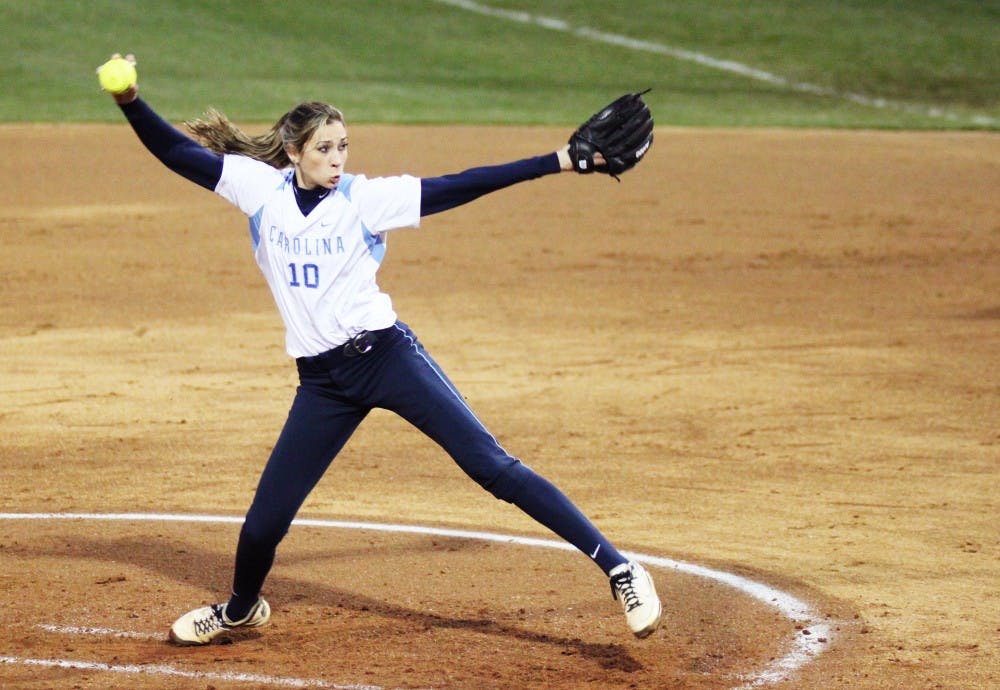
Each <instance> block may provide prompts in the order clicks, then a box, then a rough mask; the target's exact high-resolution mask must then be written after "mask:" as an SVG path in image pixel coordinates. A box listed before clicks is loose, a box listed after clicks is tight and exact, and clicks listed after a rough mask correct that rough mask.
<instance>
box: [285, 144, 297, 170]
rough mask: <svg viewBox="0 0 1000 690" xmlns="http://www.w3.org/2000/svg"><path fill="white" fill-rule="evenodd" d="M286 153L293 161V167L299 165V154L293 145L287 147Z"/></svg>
mask: <svg viewBox="0 0 1000 690" xmlns="http://www.w3.org/2000/svg"><path fill="white" fill-rule="evenodd" d="M285 153H286V154H288V159H289V160H290V161H292V164H293V165H298V164H299V152H298V151H297V150H296V149H295V147H294V146H293V145H292V144H286V145H285Z"/></svg>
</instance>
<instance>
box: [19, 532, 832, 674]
mask: <svg viewBox="0 0 1000 690" xmlns="http://www.w3.org/2000/svg"><path fill="white" fill-rule="evenodd" d="M0 520H116V521H123V522H186V523H191V522H207V523H229V524H242V522H243V518H242V517H231V516H222V515H172V514H167V513H0ZM292 524H293V525H298V526H301V527H320V528H332V529H356V530H372V531H377V532H395V533H403V534H420V535H430V536H439V537H449V538H454V539H474V540H477V541H489V542H497V543H502V544H517V545H519V546H531V547H538V548H547V549H558V550H561V551H575V547H573V546H572V545H570V544H568V543H566V542H564V541H556V540H551V539H537V538H534V537H518V536H514V535H509V534H496V533H493V532H476V531H470V530H458V529H444V528H439V527H425V526H422V525H401V524H383V523H377V522H350V521H341V520H315V519H307V518H299V519H296V520H295V521H294V522H293V523H292ZM622 553H623V555H625V556H626V557H627V558H631V559H634V560H636V561H639V562H641V563H645V564H647V565H650V566H653V567H656V568H661V569H664V570H674V571H676V572H681V573H684V574H687V575H693V576H696V577H701V578H705V579H708V580H714V581H716V582H719V583H721V584H724V585H727V586H729V587H732V588H733V589H736V590H737V591H739V592H742V593H743V594H745V595H746V596H749V597H751V598H752V599H756V600H757V601H759V602H761V603H763V604H765V605H767V606H770V607H772V608H775V609H777V610H778V611H779V612H780V613H781V614H782V615H784V616H785V617H786V618H788V619H789V620H790V621H792V622H793V623H795V624H796V627H797V628H798V632H797V633H796V635H795V637H794V638H793V639H792V641H791V642H790V643H789V645H788V649H787V651H786V653H785V655H784V656H782V657H780V658H778V659H776V660H774V661H773V662H771V664H769V665H768V666H767V667H766V668H764V669H762V670H760V671H758V672H756V673H753V674H748V675H746V676H745V677H744V678H743V679H742V680H743V681H744V683H743V684H742V685H740V686H739V688H740V690H746V689H749V688H757V687H761V686H764V685H770V684H773V683H779V682H782V681H784V680H786V679H788V677H789V676H790V675H791V674H792V673H794V672H796V671H797V670H799V669H800V668H802V667H803V666H805V665H806V664H807V663H809V662H810V661H811V660H812V659H814V658H816V657H817V656H819V655H820V654H822V653H823V652H824V651H825V650H826V648H827V646H828V645H829V643H830V641H831V640H832V639H833V627H832V625H831V623H830V622H828V621H826V620H824V619H823V618H822V617H821V616H820V615H819V614H818V613H817V612H816V611H814V610H813V608H812V607H811V606H810V605H809V604H807V603H806V602H804V601H802V600H800V599H798V598H796V597H794V596H792V595H791V594H788V593H786V592H782V591H781V590H779V589H775V588H773V587H770V586H768V585H765V584H763V583H761V582H757V581H755V580H751V579H749V578H746V577H743V576H741V575H736V574H733V573H727V572H725V571H723V570H714V569H712V568H707V567H705V566H702V565H697V564H694V563H685V562H683V561H675V560H672V559H669V558H662V557H660V556H652V555H649V554H643V553H636V552H629V551H625V552H622ZM8 663H10V662H8ZM137 668H140V669H142V668H150V667H147V666H138V667H137ZM257 682H262V681H257ZM296 682H313V681H296ZM336 687H342V688H361V687H370V686H336Z"/></svg>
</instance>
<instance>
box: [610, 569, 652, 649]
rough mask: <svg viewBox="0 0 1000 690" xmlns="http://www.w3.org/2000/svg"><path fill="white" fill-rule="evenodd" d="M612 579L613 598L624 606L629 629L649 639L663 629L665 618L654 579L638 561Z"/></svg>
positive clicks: (618, 570)
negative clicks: (662, 622) (661, 624)
mask: <svg viewBox="0 0 1000 690" xmlns="http://www.w3.org/2000/svg"><path fill="white" fill-rule="evenodd" d="M608 577H610V578H611V594H612V595H613V596H614V598H615V599H617V600H619V601H620V602H621V603H622V608H623V609H624V610H625V619H626V620H627V621H628V627H629V629H631V630H632V633H633V634H634V635H635V636H636V637H638V638H643V637H647V636H649V635H650V634H651V633H652V632H653V631H654V630H656V629H657V628H658V627H659V626H660V618H662V616H663V606H662V605H661V604H660V598H659V597H658V596H656V587H654V586H653V578H651V577H650V576H649V573H648V572H646V569H645V568H643V567H642V566H641V565H639V564H638V563H636V562H635V561H629V562H628V563H622V564H621V565H619V566H618V567H616V568H614V569H613V570H612V571H611V572H610V573H608Z"/></svg>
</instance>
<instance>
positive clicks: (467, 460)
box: [227, 321, 626, 620]
mask: <svg viewBox="0 0 1000 690" xmlns="http://www.w3.org/2000/svg"><path fill="white" fill-rule="evenodd" d="M296 364H297V366H298V371H299V382H300V385H299V386H298V388H297V390H296V395H295V400H294V401H293V403H292V407H291V410H290V411H289V414H288V420H287V421H286V422H285V426H284V428H283V430H282V432H281V435H280V436H279V438H278V441H277V443H276V444H275V447H274V450H273V451H272V453H271V457H270V458H269V460H268V462H267V465H266V466H265V468H264V472H263V474H262V475H261V477H260V482H259V483H258V485H257V491H256V494H255V496H254V499H253V503H252V504H251V506H250V509H249V511H248V512H247V515H246V520H245V521H244V523H243V528H242V530H241V531H240V537H239V543H238V545H237V549H236V568H235V574H234V577H233V597H232V599H231V600H230V602H229V608H228V609H227V615H228V616H229V618H230V620H239V619H240V618H242V617H243V616H244V615H245V613H246V612H248V611H249V609H250V607H251V606H253V604H254V603H255V602H256V601H257V597H258V596H259V593H260V590H261V587H262V586H263V584H264V579H265V578H266V577H267V574H268V572H269V571H270V569H271V566H272V564H273V562H274V554H275V550H276V549H277V546H278V544H279V542H280V541H281V540H282V539H283V538H284V536H285V534H286V533H287V532H288V528H289V526H290V525H291V522H292V520H293V518H294V517H295V514H296V513H297V512H298V510H299V508H300V507H301V506H302V503H303V502H304V501H305V499H306V497H307V496H308V495H309V492H310V491H312V489H313V488H314V487H315V486H316V484H317V482H319V480H320V478H321V477H322V476H323V474H324V472H326V470H327V468H328V467H329V466H330V463H331V462H332V461H333V458H334V457H335V456H336V455H337V453H338V452H339V451H340V450H341V448H343V447H344V444H345V443H347V439H348V438H350V436H351V434H352V433H353V432H354V430H355V429H357V427H358V425H359V424H360V423H361V421H362V420H363V419H364V418H365V416H366V415H367V414H368V413H369V412H370V411H371V410H372V409H374V408H384V409H387V410H391V411H393V412H395V413H396V414H398V415H400V416H401V417H402V418H403V419H405V420H407V421H408V422H410V423H411V424H413V426H415V427H417V428H418V429H419V430H420V431H422V432H423V433H424V434H426V435H427V436H428V437H430V438H431V439H433V440H434V441H435V442H437V443H438V444H439V445H440V446H441V447H442V448H443V449H444V450H445V451H446V452H447V453H448V454H449V455H450V456H451V457H452V458H453V459H454V460H455V462H456V463H458V465H459V467H461V468H462V470H463V471H465V473H466V474H468V475H469V477H471V478H472V479H473V480H475V481H476V482H477V483H478V484H480V485H481V486H482V487H483V488H485V489H486V490H487V491H489V492H490V493H492V494H493V495H494V496H496V497H497V498H500V499H503V500H505V501H508V502H510V503H513V504H514V505H516V506H518V507H519V508H520V509H521V510H523V511H524V512H525V513H527V514H528V515H529V516H531V517H532V518H534V519H535V520H536V521H538V522H539V523H541V524H543V525H545V526H546V527H548V528H549V529H551V530H552V531H553V532H555V533H556V534H558V535H559V536H560V537H562V538H563V539H565V540H566V541H568V542H569V543H571V544H572V545H574V546H575V547H576V548H578V549H579V550H580V551H582V552H583V553H585V554H587V555H588V556H589V557H590V558H591V559H592V560H593V561H594V562H595V563H596V564H597V565H598V566H599V567H600V568H601V569H602V570H603V571H604V572H605V573H607V572H608V571H610V570H611V569H612V568H614V567H615V566H617V565H619V564H621V563H624V562H625V560H626V559H625V558H624V557H623V556H622V555H621V554H620V553H619V552H618V551H617V550H616V549H615V548H614V547H613V546H612V545H611V543H610V542H608V540H607V539H606V538H605V537H604V536H603V535H602V534H601V533H600V532H599V531H598V530H597V529H596V528H595V527H594V526H593V524H591V522H590V521H589V520H588V519H587V518H586V517H585V516H584V515H583V514H582V513H581V512H580V511H579V510H578V509H577V508H576V506H574V505H573V503H572V502H570V500H569V499H568V498H567V497H566V496H565V495H564V494H563V493H562V492H561V491H560V490H559V489H557V488H556V487H555V486H554V485H553V484H552V483H551V482H549V481H548V480H546V479H545V478H543V477H542V476H540V475H539V474H537V473H535V472H534V471H532V470H531V469H530V468H528V467H527V466H526V465H524V464H523V463H522V462H521V461H520V460H518V459H517V458H515V457H513V456H511V455H510V454H509V453H508V452H507V451H506V450H504V449H503V447H502V446H501V445H500V444H499V442H498V441H497V440H496V438H494V437H493V435H492V434H490V432H489V431H488V430H487V429H486V427H485V426H483V424H482V422H480V421H479V419H478V418H477V417H476V415H475V414H474V413H473V412H472V410H471V409H470V408H469V406H468V405H467V404H466V402H465V399H464V398H463V397H462V396H461V394H460V393H459V392H458V391H457V390H456V388H455V386H454V385H452V383H451V381H449V380H448V378H447V376H445V374H444V373H443V372H442V371H441V369H440V367H438V365H437V364H436V363H435V362H434V360H433V359H431V357H430V356H429V355H428V354H427V352H426V351H425V350H424V348H423V346H422V345H421V344H420V342H419V341H418V340H417V338H416V336H415V335H414V334H413V332H412V331H410V329H409V328H408V327H407V326H406V325H405V324H403V323H401V322H398V321H397V322H396V324H395V325H393V326H390V327H389V328H386V329H383V330H381V331H373V332H371V333H368V334H365V335H364V336H362V337H361V338H360V339H356V340H355V341H352V342H351V343H348V344H346V345H344V346H341V347H338V348H336V349H334V350H330V351H329V352H325V353H323V354H321V355H317V356H315V357H303V358H299V359H298V360H296Z"/></svg>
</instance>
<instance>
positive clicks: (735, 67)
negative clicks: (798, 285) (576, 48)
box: [434, 0, 997, 127]
mask: <svg viewBox="0 0 1000 690" xmlns="http://www.w3.org/2000/svg"><path fill="white" fill-rule="evenodd" d="M434 1H435V2H438V3H440V4H442V5H450V6H451V7H457V8H458V9H462V10H466V11H468V12H475V13H476V14H481V15H484V16H486V17H497V18H498V19H505V20H507V21H512V22H518V23H520V24H533V25H535V26H539V27H542V28H544V29H549V30H551V31H559V32H561V33H568V34H572V35H574V36H579V37H580V38H586V39H590V40H592V41H596V42H598V43H607V44H609V45H615V46H619V47H621V48H628V49H630V50H636V51H640V52H645V53H654V54H656V55H666V56H667V57H672V58H674V59H676V60H683V61H685V62H694V63H696V64H699V65H702V66H704V67H709V68H711V69H717V70H721V71H723V72H730V73H732V74H738V75H740V76H743V77H747V78H748V79H754V80H756V81H762V82H766V83H768V84H774V85H775V86H779V87H782V88H786V89H791V90H792V91H798V92H800V93H808V94H812V95H814V96H825V97H829V98H837V99H840V100H845V101H850V102H852V103H856V104H857V105H861V106H865V107H868V108H877V109H879V110H885V109H892V110H898V111H901V112H905V113H909V114H911V115H921V116H924V117H932V118H936V119H943V120H948V121H951V122H962V121H964V120H967V121H968V122H969V123H971V124H974V125H978V126H984V127H992V126H995V125H996V124H997V119H996V118H994V117H990V116H989V115H982V114H979V115H972V116H970V117H968V118H963V117H960V116H959V115H956V114H955V113H952V112H948V111H946V110H943V109H942V108H938V107H934V106H926V105H923V106H918V105H908V104H906V103H898V102H894V101H890V100H887V99H885V98H879V97H876V96H865V95H864V94H859V93H844V92H841V91H837V90H836V89H832V88H829V87H826V86H817V85H816V84H809V83H806V82H799V81H793V80H791V79H787V78H786V77H782V76H779V75H777V74H772V73H771V72H767V71H764V70H761V69H756V68H754V67H750V66H749V65H744V64H743V63H741V62H735V61H733V60H720V59H719V58H714V57H712V56H711V55H706V54H704V53H699V52H696V51H693V50H685V49H683V48H675V47H673V46H669V45H666V44H663V43H655V42H653V41H643V40H640V39H636V38H629V37H628V36H622V35H621V34H610V33H607V32H604V31H598V30H596V29H590V28H587V27H585V26H572V25H570V24H569V23H568V22H566V21H564V20H562V19H557V18H554V17H544V16H542V15H537V14H531V13H529V12H518V11H514V10H505V9H501V8H499V7H492V6H490V5H484V4H482V3H479V2H472V1H471V0H434Z"/></svg>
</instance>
